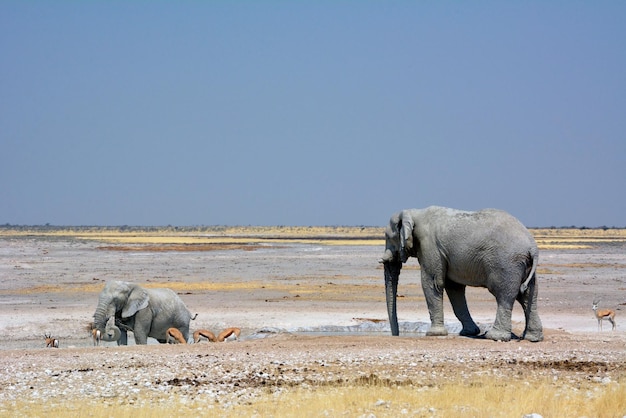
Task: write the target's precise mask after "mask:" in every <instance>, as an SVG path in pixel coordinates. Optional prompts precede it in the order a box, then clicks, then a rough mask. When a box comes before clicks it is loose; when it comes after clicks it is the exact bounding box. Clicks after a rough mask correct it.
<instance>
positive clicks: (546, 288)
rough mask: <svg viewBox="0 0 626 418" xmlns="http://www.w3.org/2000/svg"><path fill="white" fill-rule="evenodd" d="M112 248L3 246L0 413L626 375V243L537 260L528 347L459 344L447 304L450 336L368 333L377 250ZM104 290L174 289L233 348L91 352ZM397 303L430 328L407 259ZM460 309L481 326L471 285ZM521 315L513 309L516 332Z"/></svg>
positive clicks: (378, 312)
mask: <svg viewBox="0 0 626 418" xmlns="http://www.w3.org/2000/svg"><path fill="white" fill-rule="evenodd" d="M588 244H589V243H588ZM115 247H116V245H115V244H111V243H102V242H98V241H94V240H79V239H75V238H71V237H70V238H64V237H29V236H21V237H0V333H1V334H2V340H1V341H0V370H3V373H2V375H1V376H0V415H1V413H2V411H3V408H4V407H3V405H4V406H7V405H11V404H12V403H13V402H15V401H16V400H18V399H22V400H26V401H28V402H30V401H32V402H39V401H41V400H47V401H49V402H52V403H54V402H62V400H64V399H68V398H71V399H77V400H85V401H87V402H94V403H99V402H105V403H113V404H120V403H129V404H141V403H142V402H152V403H155V402H167V401H168V399H169V398H170V397H172V396H182V397H187V398H189V399H194V400H198V401H204V400H206V401H207V402H210V404H211V405H219V407H220V408H229V407H231V406H235V405H237V404H240V403H243V402H247V401H248V400H250V398H254V397H256V396H261V395H262V394H266V393H267V392H268V388H269V390H270V391H281V390H284V389H285V388H288V387H292V386H294V385H300V386H302V385H304V386H306V385H309V386H316V385H323V384H325V383H337V382H348V383H349V382H356V383H358V382H361V383H363V382H378V381H380V382H390V383H395V384H399V385H402V384H412V385H432V384H436V383H437V382H442V381H446V380H462V379H469V378H471V377H475V376H477V375H486V376H491V375H494V376H500V377H502V376H511V377H516V378H523V377H524V376H534V377H537V376H545V377H551V378H555V379H557V378H558V379H564V381H568V382H569V383H570V384H572V385H576V383H577V382H595V383H597V384H598V385H603V384H608V383H610V382H616V381H618V380H623V378H624V376H625V372H626V333H625V331H626V328H625V327H626V325H625V324H626V319H623V318H624V317H626V315H624V310H626V308H625V306H626V305H624V304H626V251H625V250H626V243H625V242H624V241H620V240H618V241H606V242H604V241H601V242H593V243H591V244H589V247H588V248H582V249H576V248H572V249H560V250H547V249H544V250H542V251H541V254H540V266H539V268H540V270H539V292H540V301H539V309H540V316H541V318H542V321H543V323H544V327H545V335H546V338H545V341H544V342H541V343H536V344H532V343H528V342H526V341H521V342H517V341H515V342H510V343H496V342H492V341H486V340H481V339H469V338H462V337H459V336H455V335H454V334H453V332H454V331H455V330H458V323H457V322H456V321H455V318H454V316H453V315H452V313H451V311H450V310H448V311H447V313H446V320H447V321H448V325H449V329H450V330H451V335H450V336H448V337H445V338H430V337H425V336H423V335H422V334H421V333H420V332H416V333H410V334H406V333H405V334H404V336H401V337H399V338H391V337H390V336H389V334H388V332H374V331H375V330H376V327H380V326H382V325H384V324H382V325H381V323H380V322H378V321H377V320H384V319H386V311H385V303H384V292H383V278H382V269H381V268H380V266H379V265H378V262H377V259H378V258H379V256H380V252H381V248H380V246H371V245H325V243H324V242H323V241H320V242H319V243H284V242H283V243H275V244H272V243H270V244H267V243H262V244H260V245H253V246H251V247H245V246H243V247H242V246H233V247H225V248H217V249H215V248H204V249H202V250H201V251H188V250H186V249H185V248H180V247H179V248H176V249H177V251H160V250H157V249H156V248H152V249H149V250H148V251H144V250H145V248H143V249H142V250H140V249H139V248H137V250H136V251H133V248H132V247H131V248H128V246H127V245H126V246H122V245H119V248H115ZM122 247H124V248H122ZM122 249H123V250H122ZM107 280H127V281H133V282H137V283H141V284H143V285H146V286H165V287H170V288H172V289H174V290H175V291H176V292H178V293H179V295H180V297H181V298H182V299H183V301H184V302H185V303H186V304H187V306H188V307H189V309H190V310H191V311H192V312H194V313H195V312H197V313H198V314H199V316H198V319H197V320H196V321H194V322H192V324H191V328H192V330H194V329H200V328H208V329H211V330H213V331H214V332H218V331H219V330H221V329H223V328H225V327H229V326H237V327H240V328H241V329H242V331H243V332H242V339H241V341H239V342H229V343H223V344H209V343H206V342H205V343H202V344H196V345H187V346H182V345H169V346H168V345H158V344H150V345H148V346H143V347H138V346H132V345H131V346H128V347H118V346H116V345H114V344H112V343H104V344H102V345H101V346H100V347H93V346H92V341H91V339H90V337H89V335H88V334H87V331H86V325H87V323H88V322H89V321H90V320H91V316H92V315H93V312H94V310H95V306H96V302H97V299H98V293H99V292H100V290H101V289H102V287H103V285H104V282H105V281H107ZM399 294H400V295H401V297H400V298H399V306H398V312H399V319H400V321H403V322H405V323H406V325H407V326H409V327H413V328H414V329H416V330H417V331H422V330H424V329H425V326H426V325H427V321H428V312H427V310H426V307H425V303H424V302H423V297H422V293H421V289H420V286H419V270H418V267H417V263H416V261H411V262H410V264H409V265H408V266H407V267H406V268H405V269H403V272H402V275H401V277H400V287H399ZM594 297H595V298H599V299H601V301H602V305H604V306H607V307H611V308H614V309H616V312H617V317H616V318H617V330H616V331H611V330H610V324H609V323H608V322H605V324H604V331H603V332H598V331H597V322H596V320H595V318H594V316H593V312H592V311H591V304H592V300H593V299H594ZM468 301H469V307H470V311H471V312H472V314H473V316H474V318H475V320H476V321H477V322H478V323H479V324H480V325H481V327H488V326H489V324H490V323H491V322H492V321H493V318H494V315H495V301H494V299H493V297H491V295H489V294H488V292H487V291H486V290H484V289H471V290H470V291H469V292H468ZM521 315H522V312H521V309H520V308H519V306H517V307H516V309H515V311H514V321H515V324H514V328H515V331H517V332H520V331H521V330H522V328H523V322H522V321H523V318H522V316H521ZM369 320H374V321H373V322H370V321H369ZM44 333H50V334H52V335H53V336H54V337H56V338H58V339H59V340H60V345H61V348H60V349H58V350H55V349H45V348H43V347H44V343H43V334H44ZM131 339H132V338H131ZM152 343H154V341H152ZM625 413H626V411H625Z"/></svg>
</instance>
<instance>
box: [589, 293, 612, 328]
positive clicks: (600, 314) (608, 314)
mask: <svg viewBox="0 0 626 418" xmlns="http://www.w3.org/2000/svg"><path fill="white" fill-rule="evenodd" d="M598 303H599V301H595V300H594V301H593V306H592V307H591V309H593V312H594V313H595V314H596V318H597V319H598V331H602V321H603V320H604V319H608V320H609V321H610V322H611V324H613V331H615V311H614V310H613V309H598Z"/></svg>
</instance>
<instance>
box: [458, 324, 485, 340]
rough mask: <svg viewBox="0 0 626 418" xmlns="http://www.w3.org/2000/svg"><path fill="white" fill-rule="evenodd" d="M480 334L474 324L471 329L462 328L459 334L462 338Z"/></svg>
mask: <svg viewBox="0 0 626 418" xmlns="http://www.w3.org/2000/svg"><path fill="white" fill-rule="evenodd" d="M478 334H480V328H478V326H477V325H476V324H474V326H473V327H463V329H462V330H461V332H460V333H459V335H460V336H462V337H475V336H477V335H478Z"/></svg>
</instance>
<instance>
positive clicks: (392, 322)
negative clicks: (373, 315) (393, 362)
mask: <svg viewBox="0 0 626 418" xmlns="http://www.w3.org/2000/svg"><path fill="white" fill-rule="evenodd" d="M384 267H385V296H386V298H387V313H388V314H389V326H390V327H391V335H393V336H398V335H400V329H399V327H398V315H397V312H396V297H397V295H398V279H399V278H400V270H401V269H402V263H401V262H385V263H384Z"/></svg>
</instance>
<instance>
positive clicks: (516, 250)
mask: <svg viewBox="0 0 626 418" xmlns="http://www.w3.org/2000/svg"><path fill="white" fill-rule="evenodd" d="M385 238H386V245H385V254H384V255H383V258H382V260H381V262H382V263H383V264H384V270H385V290H386V297H387V311H388V314H389V323H390V325H391V333H392V335H399V329H398V318H397V312H396V296H397V290H398V279H399V276H400V270H401V269H402V264H403V263H405V262H406V261H407V260H408V258H409V257H417V260H418V262H419V264H420V267H421V281H422V289H423V291H424V296H425V298H426V304H427V305H428V311H429V314H430V321H431V327H430V330H429V332H428V334H427V335H447V331H446V328H445V326H444V320H443V291H444V289H445V290H446V293H447V294H448V298H449V299H450V303H451V304H452V308H453V311H454V314H455V315H456V317H457V318H458V319H459V321H461V324H462V325H463V329H462V331H461V335H465V336H473V335H478V334H479V333H480V330H479V328H478V326H477V325H476V323H475V322H474V320H473V319H472V317H471V315H470V313H469V310H468V308H467V301H466V299H465V287H466V286H479V287H486V288H487V289H488V290H489V292H491V294H493V295H494V296H495V298H496V302H497V305H498V310H497V313H496V319H495V323H494V324H493V327H492V328H491V329H490V330H489V331H487V333H486V335H485V336H486V337H487V338H490V339H492V340H498V341H509V340H510V339H511V311H512V309H513V305H514V303H515V300H517V301H518V302H519V303H520V304H521V305H522V308H523V309H524V314H525V319H526V328H525V330H524V334H523V335H522V338H525V339H527V340H530V341H541V340H543V328H542V325H541V320H540V319H539V315H538V313H537V279H536V275H535V273H536V269H537V262H538V258H539V251H538V249H537V244H536V243H535V240H534V238H533V237H532V235H531V234H530V232H529V231H528V229H526V228H525V227H524V225H522V224H521V222H519V221H518V220H517V219H516V218H514V217H513V216H511V215H509V214H508V213H506V212H504V211H501V210H496V209H485V210H481V211H478V212H466V211H460V210H456V209H449V208H443V207H437V206H431V207H428V208H426V209H408V210H403V211H401V212H398V213H396V214H394V215H393V216H392V217H391V219H390V221H389V226H388V227H387V229H386V231H385Z"/></svg>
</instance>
